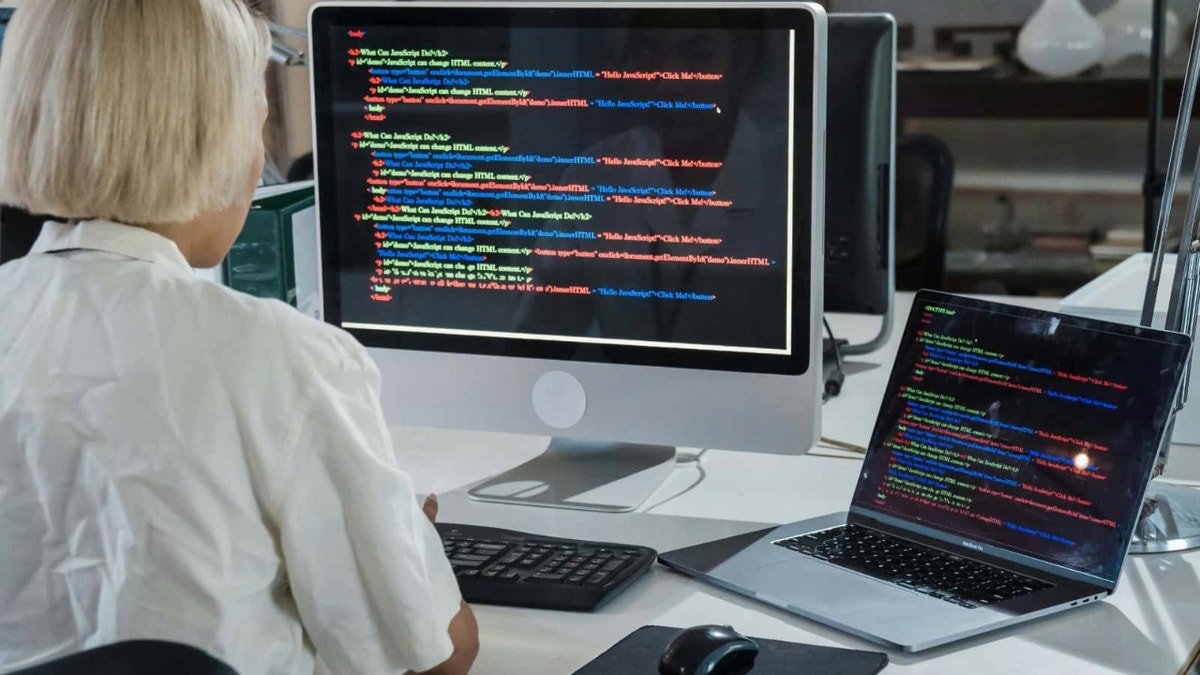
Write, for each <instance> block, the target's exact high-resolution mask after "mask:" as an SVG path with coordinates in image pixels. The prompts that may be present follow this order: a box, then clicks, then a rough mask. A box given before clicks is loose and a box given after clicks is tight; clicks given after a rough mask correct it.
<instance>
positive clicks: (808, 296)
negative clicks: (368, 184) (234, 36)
mask: <svg viewBox="0 0 1200 675" xmlns="http://www.w3.org/2000/svg"><path fill="white" fill-rule="evenodd" d="M629 11H634V12H639V13H643V14H644V15H645V18H641V17H640V19H641V20H657V21H658V22H660V23H662V24H663V25H664V27H671V26H679V25H681V23H680V15H681V13H690V12H698V11H703V12H716V13H719V14H721V15H722V21H723V22H724V21H726V20H728V21H730V22H731V23H733V24H736V23H737V22H736V21H734V19H739V18H740V19H741V20H742V21H745V18H746V17H750V16H754V17H755V18H757V19H758V20H759V21H760V22H761V25H771V26H774V27H778V26H784V27H790V28H794V29H795V30H796V45H797V47H798V48H797V49H796V50H795V64H796V67H795V70H794V72H795V83H794V90H795V98H794V109H795V110H797V111H801V113H802V116H803V118H809V119H811V124H810V125H809V127H808V128H801V127H800V126H799V125H798V126H797V128H796V129H795V133H794V145H793V152H794V156H795V157H796V158H797V160H796V161H795V162H794V167H793V172H794V173H793V177H794V181H793V185H794V190H793V193H794V208H793V217H794V222H793V232H794V237H793V244H794V246H793V251H792V256H793V265H794V267H793V269H794V270H795V274H794V278H793V289H792V305H793V307H792V316H791V321H792V344H791V350H790V353H789V354H782V355H764V354H747V353H735V352H729V351H719V350H713V351H701V350H691V349H674V348H659V347H635V346H615V345H614V346H605V347H603V349H581V348H580V344H578V343H576V342H571V341H558V340H547V339H525V338H500V337H472V336H461V335H448V334H443V333H438V334H425V333H414V332H394V331H385V330H361V329H355V328H351V329H349V331H350V332H351V334H352V335H354V336H355V337H356V338H357V339H358V340H360V341H361V342H362V343H363V344H365V345H367V346H369V347H375V348H382V349H398V350H412V351H434V352H445V353H459V354H471V355H482V356H506V357H518V358H534V359H544V360H552V361H590V362H596V363H611V364H622V365H634V366H653V367H667V368H682V369H695V370H717V371H734V372H746V373H761V374H774V375H793V376H794V375H803V374H806V373H808V372H809V371H810V370H811V367H812V366H813V360H812V353H811V352H812V350H811V349H810V344H811V343H812V341H814V340H817V339H819V337H820V335H819V332H817V331H816V330H815V326H816V325H817V322H816V320H814V316H819V313H820V312H821V306H820V304H819V303H820V302H821V298H822V297H823V294H822V293H821V292H820V289H821V288H822V284H823V278H822V276H823V270H822V268H821V266H820V265H817V266H812V265H811V263H810V262H809V261H811V260H812V259H813V258H814V255H813V250H814V247H820V248H822V249H823V236H822V229H823V228H821V227H815V225H816V224H820V223H822V222H823V219H822V209H823V202H824V192H823V190H824V187H823V183H824V181H823V152H822V148H820V147H819V146H818V145H817V141H818V139H821V140H822V141H823V139H822V136H823V128H822V124H823V121H824V115H823V110H822V109H821V107H820V106H823V105H824V101H823V97H822V96H821V95H820V91H819V90H820V88H821V86H822V85H823V84H824V71H823V68H822V66H823V64H822V63H821V58H820V54H819V51H818V44H817V43H818V39H817V35H818V30H819V29H818V22H819V19H818V16H817V12H815V11H814V10H813V7H812V5H810V4H809V3H795V2H790V3H787V2H763V3H744V4H740V3H739V4H738V5H737V6H736V7H730V6H720V5H714V4H712V3H703V2H700V3H697V2H616V3H597V2H518V3H506V4H499V3H495V2H405V3H361V2H333V3H320V4H318V5H315V6H314V7H313V8H312V10H311V11H310V15H309V29H310V47H311V59H310V76H311V79H312V92H313V96H312V103H313V111H312V112H313V132H314V158H315V161H314V168H315V172H316V177H317V208H318V215H319V218H320V221H321V222H336V221H337V216H336V210H335V208H334V198H333V197H334V195H332V194H330V193H331V191H333V190H335V189H336V187H335V183H334V182H333V181H325V182H322V181H321V180H320V176H321V175H322V174H325V175H329V173H331V172H332V161H333V160H332V157H333V148H332V144H333V142H334V139H333V137H332V136H333V134H332V129H333V115H332V101H331V98H332V97H331V79H332V78H331V77H330V74H329V72H328V70H327V69H326V68H325V67H324V66H322V65H321V64H323V63H330V62H331V61H330V59H332V55H331V54H330V53H329V52H330V49H331V44H330V42H331V35H330V30H329V29H330V27H331V26H336V25H355V24H363V23H368V22H370V23H375V24H379V23H384V24H394V25H407V26H411V25H414V23H415V22H416V21H417V20H418V18H422V19H423V17H421V15H422V14H429V13H434V12H437V13H440V14H442V16H440V17H439V19H438V20H437V21H438V23H439V24H440V25H447V23H451V22H452V23H455V24H460V25H496V26H523V27H524V26H528V27H539V26H564V27H595V26H597V25H605V23H606V22H613V19H614V17H615V16H616V14H615V12H629ZM447 12H452V13H457V14H459V15H461V17H462V18H461V19H460V18H459V17H458V16H455V17H454V18H453V19H452V20H451V19H449V18H448V17H445V13H447ZM784 19H786V21H785V20H784ZM424 20H428V19H424ZM623 23H624V22H623ZM685 24H686V22H685ZM806 45H809V46H812V49H806V48H805V46H806ZM804 157H810V158H811V161H807V162H806V161H803V158H804ZM323 185H324V187H322V186H323ZM322 196H324V197H325V199H322ZM336 239H337V238H336V236H334V233H333V231H332V230H331V229H327V228H322V236H321V267H322V270H321V284H322V289H321V294H322V298H323V302H324V310H325V319H326V321H328V322H329V323H332V324H334V325H337V326H339V327H340V326H341V325H342V313H341V289H340V277H339V272H338V266H337V259H338V249H337V247H338V242H337V240H336ZM805 269H807V270H808V274H807V275H806V274H804V270H805ZM814 287H815V289H816V290H817V292H815V293H814Z"/></svg>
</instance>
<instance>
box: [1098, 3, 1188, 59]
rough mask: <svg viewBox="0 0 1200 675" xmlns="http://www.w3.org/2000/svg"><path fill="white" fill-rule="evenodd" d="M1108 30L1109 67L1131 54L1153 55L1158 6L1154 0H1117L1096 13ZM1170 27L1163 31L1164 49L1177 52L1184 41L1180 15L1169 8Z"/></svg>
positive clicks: (1169, 53) (1105, 52) (1101, 24)
mask: <svg viewBox="0 0 1200 675" xmlns="http://www.w3.org/2000/svg"><path fill="white" fill-rule="evenodd" d="M1096 22H1097V23H1099V24H1100V28H1101V30H1103V31H1104V58H1103V60H1102V61H1101V63H1103V64H1104V67H1106V68H1108V67H1111V66H1114V65H1116V64H1118V63H1120V62H1121V61H1124V60H1125V59H1127V58H1129V57H1130V56H1150V41H1151V39H1152V38H1153V36H1154V7H1153V4H1152V2H1151V0H1117V4H1115V5H1113V6H1112V7H1109V8H1108V9H1106V10H1104V11H1103V12H1100V15H1099V16H1097V17H1096ZM1166 26H1167V30H1166V32H1165V33H1163V53H1164V54H1166V55H1167V56H1168V57H1169V56H1172V55H1174V54H1175V51H1176V50H1178V49H1179V45H1180V43H1182V42H1183V32H1182V31H1183V29H1182V26H1180V24H1179V15H1177V14H1176V13H1175V12H1174V11H1172V10H1167V22H1166Z"/></svg>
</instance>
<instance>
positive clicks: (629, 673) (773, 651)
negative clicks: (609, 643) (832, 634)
mask: <svg viewBox="0 0 1200 675" xmlns="http://www.w3.org/2000/svg"><path fill="white" fill-rule="evenodd" d="M681 630H683V629H682V628H668V627H666V626H643V627H641V628H639V629H637V630H635V631H634V632H632V633H630V634H629V635H627V636H625V639H624V640H621V641H620V642H618V643H617V644H615V645H613V647H612V648H611V649H609V650H608V651H606V652H604V653H603V654H601V655H600V656H598V657H596V660H594V661H592V662H591V663H589V664H587V665H586V666H584V667H583V668H580V669H579V670H577V671H575V675H656V673H658V659H659V657H661V656H662V652H663V650H664V649H666V647H667V645H668V644H670V642H671V640H672V639H674V638H675V636H676V635H678V634H679V631H681ZM751 639H753V640H754V641H755V642H757V643H758V648H759V653H758V658H757V659H756V660H755V661H754V669H753V670H751V671H750V674H749V675H795V674H796V673H820V674H821V675H875V673H878V672H879V671H881V670H883V668H884V666H886V665H887V663H888V656H887V654H884V653H882V652H860V651H857V650H854V649H837V648H835V647H816V646H813V645H802V644H798V643H795V642H781V641H779V640H764V639H762V638H757V637H752V638H751Z"/></svg>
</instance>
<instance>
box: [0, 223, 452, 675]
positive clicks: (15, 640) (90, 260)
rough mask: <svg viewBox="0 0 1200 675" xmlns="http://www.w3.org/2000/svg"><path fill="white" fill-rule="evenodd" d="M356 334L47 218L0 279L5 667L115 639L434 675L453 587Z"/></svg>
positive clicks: (303, 669)
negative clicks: (429, 671) (30, 249)
mask: <svg viewBox="0 0 1200 675" xmlns="http://www.w3.org/2000/svg"><path fill="white" fill-rule="evenodd" d="M378 391H379V373H378V371H377V369H376V368H375V366H374V364H373V363H372V362H371V360H370V359H369V357H368V356H367V354H366V352H365V351H364V350H363V348H362V347H361V346H360V345H358V343H356V342H355V341H354V340H353V339H352V338H351V337H350V336H349V335H347V334H346V333H344V332H342V331H340V330H337V329H335V328H333V327H330V326H327V325H324V324H321V323H319V322H317V321H315V320H312V319H309V318H307V317H305V316H303V315H301V314H300V313H299V312H297V311H295V310H294V309H292V308H290V307H288V306H287V305H285V304H283V303H281V302H277V301H267V300H261V299H257V298H252V297H249V296H246V295H243V294H240V293H236V292H234V291H231V290H229V289H227V288H223V287H221V286H218V285H216V284H212V283H209V282H206V281H202V280H200V279H197V278H195V277H194V276H193V274H192V270H191V269H190V268H189V267H188V264H187V261H186V260H185V259H184V257H183V256H182V254H181V253H180V252H179V249H178V248H177V247H176V246H175V244H174V243H173V242H171V241H170V240H168V239H166V238H164V237H161V236H159V235H157V234H154V233H152V232H150V231H148V230H144V229H140V228H134V227H127V226H123V225H117V224H115V223H110V222H103V221H92V222H87V223H83V224H80V225H78V226H74V227H72V226H66V225H58V224H53V223H51V224H47V225H46V227H45V229H44V230H43V232H42V236H41V238H40V239H38V242H37V244H36V245H35V247H34V249H33V253H32V254H31V255H29V256H28V257H26V258H24V259H22V260H19V261H16V262H13V263H10V264H7V265H4V266H2V267H0V671H8V670H15V669H19V668H21V667H23V666H27V665H30V664H32V663H36V662H39V661H43V660H46V659H48V658H51V657H56V656H61V655H64V654H67V653H71V652H75V651H78V650H81V649H85V648H91V647H95V646H99V645H103V644H107V643H110V642H114V641H118V640H125V639H133V638H153V639H164V640H174V641H178V642H183V643H186V644H190V645H194V646H197V647H200V648H202V649H205V650H207V651H209V652H210V653H212V654H213V655H215V656H217V657H219V658H221V659H222V660H224V661H226V662H227V663H229V664H230V665H231V666H233V667H234V668H235V669H236V670H238V671H239V672H240V673H242V675H259V674H276V673H278V674H288V675H291V674H303V675H310V674H311V673H312V672H313V669H314V649H315V652H316V654H317V655H319V657H320V660H321V661H323V662H324V664H325V665H326V666H327V667H328V669H329V670H330V671H332V672H334V673H339V674H344V675H350V674H352V673H364V674H369V675H376V674H384V673H401V672H404V671H406V670H416V671H420V670H427V669H429V668H432V667H433V666H436V665H437V664H439V663H441V662H442V661H444V660H446V659H447V658H449V656H450V654H451V652H452V650H453V645H452V644H451V642H450V638H449V635H448V633H447V628H448V627H449V624H450V620H451V619H452V618H453V617H454V615H455V614H456V613H457V612H458V609H459V602H460V599H461V597H460V595H459V591H458V586H457V583H456V582H455V579H454V576H453V572H452V571H451V569H450V566H449V563H448V562H447V561H446V558H445V555H444V554H443V553H442V547H441V543H440V540H439V538H438V535H437V532H436V531H435V530H434V528H433V527H432V525H430V523H429V522H428V521H427V520H426V518H425V516H424V515H423V514H422V512H421V510H420V508H419V505H418V504H417V501H416V496H415V494H414V492H413V488H412V486H411V484H410V481H409V478H408V476H407V475H405V474H404V473H403V472H401V471H400V469H399V468H398V467H397V465H396V459H395V455H394V453H393V450H392V447H391V444H390V441H389V437H388V433H387V428H386V425H385V423H384V420H383V415H382V413H381V411H380V408H379V396H378Z"/></svg>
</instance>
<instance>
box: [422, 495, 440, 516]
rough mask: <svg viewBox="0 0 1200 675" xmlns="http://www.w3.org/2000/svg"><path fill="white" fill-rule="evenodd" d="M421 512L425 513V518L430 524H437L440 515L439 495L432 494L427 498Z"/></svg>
mask: <svg viewBox="0 0 1200 675" xmlns="http://www.w3.org/2000/svg"><path fill="white" fill-rule="evenodd" d="M421 510H422V511H424V512H425V517H426V518H428V519H429V522H431V523H436V522H437V514H438V500H437V495H434V494H431V495H429V496H428V497H426V498H425V503H424V504H421Z"/></svg>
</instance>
